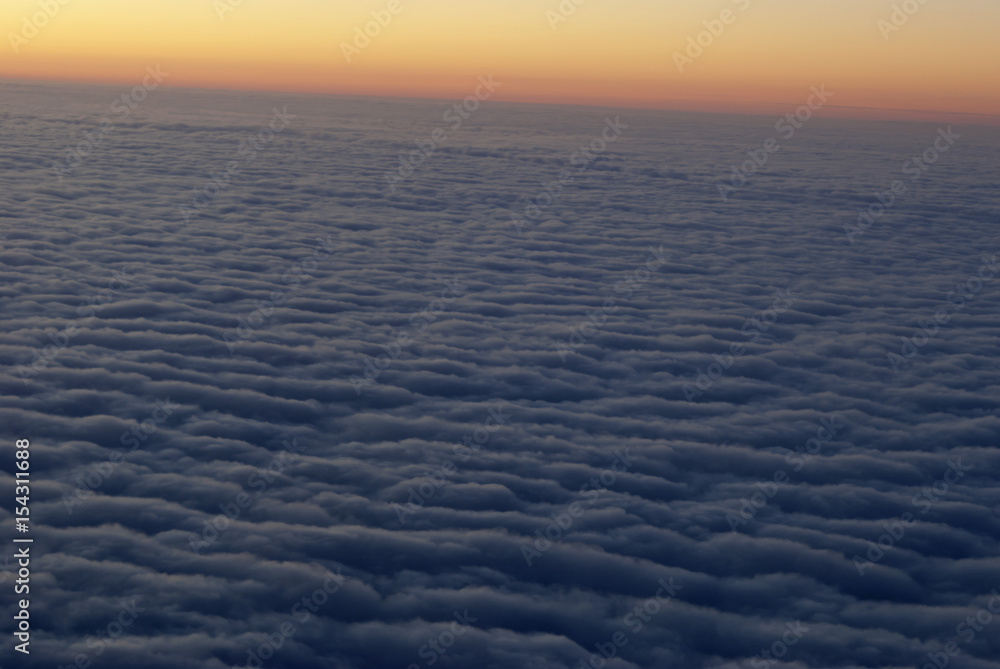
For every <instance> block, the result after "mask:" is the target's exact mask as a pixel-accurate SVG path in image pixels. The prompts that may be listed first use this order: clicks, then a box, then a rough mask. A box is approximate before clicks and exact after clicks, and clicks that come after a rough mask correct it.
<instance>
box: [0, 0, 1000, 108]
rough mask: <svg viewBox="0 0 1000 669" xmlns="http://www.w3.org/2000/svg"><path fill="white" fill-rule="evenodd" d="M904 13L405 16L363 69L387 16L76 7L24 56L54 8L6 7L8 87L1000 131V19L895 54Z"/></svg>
mask: <svg viewBox="0 0 1000 669" xmlns="http://www.w3.org/2000/svg"><path fill="white" fill-rule="evenodd" d="M218 1H219V2H223V1H224V0H218ZM234 1H235V0H234ZM913 1H914V2H916V0H913ZM52 2H56V0H52ZM567 2H569V0H567ZM743 2H744V0H740V3H743ZM894 2H898V0H749V7H748V8H747V9H746V10H745V11H744V10H741V9H740V5H738V4H737V3H736V2H735V0H712V1H704V0H698V1H696V0H672V1H670V2H662V1H660V0H657V1H653V0H613V1H612V0H587V1H586V2H584V4H583V5H582V6H581V7H579V8H578V9H577V10H576V12H575V13H574V14H573V15H572V16H570V17H568V19H567V20H566V21H565V22H563V23H560V24H559V25H558V27H557V29H556V30H553V29H552V27H551V26H550V24H549V21H548V20H547V18H546V11H547V10H557V9H558V7H559V5H560V2H559V0H410V1H409V2H408V1H407V0H401V4H402V6H403V11H402V13H400V14H399V15H397V16H395V17H394V18H393V19H392V22H391V23H390V24H389V25H388V26H387V27H386V28H384V29H383V31H382V34H381V35H379V36H378V37H376V38H375V39H373V40H372V43H371V45H370V46H368V47H367V48H366V49H364V50H363V51H362V52H361V53H360V54H358V55H356V56H355V57H354V59H353V62H352V63H347V62H346V61H345V58H344V56H343V54H342V52H341V48H340V44H341V42H344V41H350V40H351V39H352V38H353V35H354V28H355V27H356V26H359V25H363V24H364V23H365V22H366V21H367V20H370V18H371V16H370V12H372V11H375V10H379V9H382V8H384V7H385V6H386V5H387V4H388V0H337V1H336V2H333V1H330V0H280V1H279V0H243V3H242V5H241V6H239V7H236V8H235V9H233V10H232V11H229V12H227V13H225V15H224V18H220V17H219V15H218V14H217V12H216V9H215V8H214V4H216V3H214V2H213V0H140V1H138V2H136V1H134V0H129V1H125V0H66V4H65V6H62V7H61V8H60V10H59V11H58V13H57V14H56V15H55V16H54V17H53V18H52V19H51V20H50V21H49V22H48V25H46V26H44V27H43V28H41V30H39V31H38V34H37V36H35V37H33V38H32V39H31V40H29V41H28V43H27V44H21V45H19V50H18V52H17V53H15V51H14V49H13V48H12V46H11V45H10V33H20V32H21V29H22V25H23V21H24V18H25V17H28V16H31V15H32V14H33V13H35V12H37V11H39V2H38V0H4V2H3V3H2V5H0V26H2V27H3V28H4V35H5V42H7V43H6V44H5V45H4V46H3V47H2V48H0V53H2V54H3V55H2V56H0V77H2V78H17V79H26V78H27V79H60V80H77V81H102V82H116V83H123V84H127V83H130V82H133V81H135V82H138V80H140V79H141V72H142V71H143V70H144V68H145V67H146V66H147V65H155V64H160V65H161V66H162V67H163V69H164V70H166V71H167V72H169V73H170V79H169V81H168V85H171V86H194V87H211V88H236V89H247V88H248V89H269V90H296V91H312V92H323V93H349V94H374V95H385V96H415V97H444V98H452V97H463V96H465V95H468V94H470V93H471V92H472V90H473V89H474V88H475V80H476V78H477V77H478V76H480V75H485V74H490V73H492V74H493V75H494V76H495V77H496V78H497V79H498V80H500V81H502V82H503V86H502V88H501V90H500V91H499V92H498V95H497V97H496V99H499V100H507V101H544V102H566V103H582V104H600V105H609V106H641V107H662V108H687V109H707V110H715V111H759V110H763V109H765V108H769V107H771V106H774V105H787V104H791V103H795V104H798V103H801V102H804V101H805V98H806V96H807V95H808V89H809V87H810V86H813V85H819V84H825V85H826V86H827V87H828V88H829V89H830V90H832V91H834V92H835V97H834V100H833V101H832V104H833V105H836V106H837V107H840V108H845V109H842V110H841V111H843V112H846V111H847V110H846V108H852V107H864V108H875V109H882V110H930V111H943V112H952V113H956V114H963V113H966V114H989V115H998V116H1000V87H998V86H997V84H998V83H1000V40H997V39H996V30H997V27H998V26H1000V3H998V2H996V0H926V4H925V5H924V6H922V7H921V8H920V9H919V11H918V12H917V13H916V14H915V15H914V16H913V17H911V18H910V19H909V21H908V22H907V23H906V24H905V25H903V26H902V27H901V29H900V30H899V31H896V32H894V33H892V34H891V36H890V38H889V39H888V40H885V39H883V37H882V35H881V33H880V32H879V29H878V28H877V26H876V23H877V21H878V20H879V19H888V18H889V17H890V15H891V14H892V5H893V4H894ZM727 8H729V9H732V10H733V11H734V13H735V14H736V15H737V19H736V22H735V23H733V24H732V25H730V26H728V27H726V29H725V31H724V32H723V33H722V34H721V35H720V36H719V37H718V38H716V40H715V42H714V43H713V44H711V45H710V46H709V47H708V48H706V49H705V52H704V54H703V55H702V56H701V57H700V58H698V59H697V60H695V62H694V63H692V64H689V65H688V66H687V67H686V69H685V71H684V72H683V73H681V72H679V71H678V69H677V67H676V65H675V64H674V60H673V57H672V55H673V53H674V52H675V51H682V50H683V49H684V48H685V46H686V43H687V38H688V37H689V36H694V35H696V34H697V33H698V32H700V31H701V30H703V29H704V28H703V26H702V22H703V21H706V20H712V19H715V18H717V17H718V16H719V14H720V12H722V10H724V9H727ZM894 113H895V112H890V114H889V115H890V116H891V115H893V114H894ZM869 114H871V113H870V112H869ZM876 115H877V114H876ZM883 115H885V114H884V113H883ZM896 115H900V116H902V115H903V114H902V113H901V112H900V113H899V114H896Z"/></svg>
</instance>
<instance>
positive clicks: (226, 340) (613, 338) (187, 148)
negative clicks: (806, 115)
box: [0, 84, 1000, 669]
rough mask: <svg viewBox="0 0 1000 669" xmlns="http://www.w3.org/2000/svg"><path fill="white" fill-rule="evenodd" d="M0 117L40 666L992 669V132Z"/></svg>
mask: <svg viewBox="0 0 1000 669" xmlns="http://www.w3.org/2000/svg"><path fill="white" fill-rule="evenodd" d="M2 88H3V93H4V101H5V107H4V109H3V111H2V112H0V114H2V116H0V123H2V125H3V128H4V130H5V131H6V132H5V136H6V137H7V141H8V151H6V152H4V153H3V154H0V186H2V188H0V193H2V196H0V197H2V199H3V207H2V212H0V218H2V222H0V225H2V232H3V233H4V234H5V235H6V237H5V238H4V239H3V240H2V248H0V273H2V279H3V280H2V281H0V300H2V303H0V304H2V306H0V308H2V311H3V313H4V316H5V318H4V319H3V322H2V325H0V327H2V328H3V335H2V337H0V357H2V360H3V363H4V365H3V372H2V375H0V384H2V397H0V425H3V433H4V438H5V440H6V441H7V442H9V443H13V440H14V439H17V438H29V439H31V441H32V457H33V459H32V471H33V472H34V480H33V487H34V490H33V496H32V518H33V519H34V522H35V525H34V531H35V536H36V544H35V548H34V550H35V556H36V557H35V561H33V564H32V575H33V579H32V593H31V594H32V606H33V608H32V615H33V629H34V630H35V633H34V635H33V643H32V655H31V661H32V662H38V663H39V664H38V665H37V666H43V665H45V666H56V665H64V666H69V665H70V664H72V663H73V662H74V661H75V658H76V657H77V656H84V658H85V659H87V660H89V661H91V662H93V665H92V666H94V667H106V668H108V669H111V668H113V667H136V666H143V667H148V668H150V669H160V668H163V669H174V668H196V669H222V668H228V667H238V666H247V665H248V663H249V666H257V665H256V662H258V661H259V662H260V663H261V664H262V665H263V666H266V667H272V668H274V669H279V668H285V667H296V668H297V669H311V668H317V669H318V668H320V667H322V668H330V667H343V668H345V669H347V668H368V667H372V668H381V667H400V668H407V667H410V668H412V667H413V666H414V665H415V666H416V667H427V666H435V667H445V668H449V667H482V668H484V669H486V668H497V669H499V668H501V667H503V668H506V667H515V666H516V667H529V668H532V669H543V668H544V669H555V668H568V667H573V668H576V667H580V666H581V662H585V663H588V664H585V665H583V666H595V667H597V666H606V667H608V669H626V668H629V669H636V668H643V669H645V668H650V669H652V668H659V667H668V666H677V667H717V668H720V669H721V668H727V669H729V668H737V667H741V668H746V667H754V668H757V667H764V666H767V667H771V668H774V669H778V668H781V667H790V668H792V667H794V668H804V667H816V668H820V667H914V666H917V667H922V666H924V664H925V663H927V662H931V661H932V660H931V659H930V657H929V655H928V654H932V655H933V654H936V653H944V652H945V647H946V644H947V643H948V642H954V643H955V646H954V648H957V649H958V651H959V652H960V656H958V657H959V659H956V660H952V661H954V662H956V665H955V666H963V667H970V668H975V669H987V668H994V669H995V668H997V667H1000V662H998V661H997V660H996V659H995V658H996V657H997V656H998V651H1000V647H998V645H997V641H996V633H995V630H996V627H995V626H996V625H997V624H998V623H997V622H992V618H991V624H992V625H993V627H990V625H989V624H983V622H982V618H981V619H980V622H978V623H975V624H978V625H979V626H980V629H979V630H976V628H975V626H974V625H972V626H970V625H968V624H967V623H966V625H967V626H966V627H965V628H962V627H961V626H962V625H963V621H965V620H966V619H967V618H968V617H969V616H972V617H973V621H974V622H975V616H976V614H977V612H978V611H980V610H985V611H987V613H988V612H989V606H990V603H991V597H992V595H991V594H990V593H991V591H993V590H994V589H996V588H1000V559H998V557H997V549H998V539H1000V512H998V509H1000V489H998V488H997V485H996V480H997V474H998V469H1000V455H998V453H997V449H996V445H997V437H998V434H1000V420H998V416H997V411H998V404H1000V372H998V370H997V366H996V360H997V355H998V353H1000V351H998V344H997V342H998V339H997V331H998V330H997V329H998V327H1000V316H998V315H997V314H998V313H1000V309H998V307H1000V269H998V268H995V263H996V257H997V254H998V252H1000V238H998V235H997V232H996V217H997V213H998V209H1000V207H998V204H1000V198H998V195H997V190H996V187H995V184H996V179H997V176H998V175H997V168H996V155H997V151H998V148H1000V136H998V133H997V131H996V130H995V129H987V128H979V127H974V126H967V127H956V128H954V131H955V132H957V133H959V134H960V135H961V137H960V139H958V140H957V141H956V142H955V145H954V147H953V148H951V149H950V150H949V151H948V152H947V153H945V154H942V155H941V156H940V159H939V160H937V161H936V162H935V163H934V164H933V165H932V166H931V167H930V168H929V169H928V170H926V171H922V172H921V174H920V176H919V177H918V178H916V179H912V178H911V176H910V175H907V174H906V173H905V172H904V171H903V169H904V168H903V166H904V163H905V162H906V161H908V160H911V159H912V158H913V157H914V156H921V155H922V152H924V151H925V149H926V148H927V147H928V146H930V145H932V144H933V142H934V141H935V137H936V136H937V131H938V128H937V126H934V125H924V124H909V125H903V124H898V125H889V124H882V123H858V122H834V121H824V120H821V119H813V120H811V121H810V122H809V125H808V126H806V127H805V128H803V129H802V130H801V131H800V132H799V133H798V134H797V135H796V136H795V139H794V141H793V142H790V143H789V144H788V145H787V146H784V147H783V148H782V151H781V152H780V153H778V154H776V155H774V156H772V158H771V159H770V161H769V162H768V164H767V165H766V166H765V167H763V168H761V169H760V170H759V171H758V172H757V173H756V174H754V175H752V176H750V178H749V180H748V182H747V183H746V184H745V185H744V186H743V187H742V188H740V189H739V190H738V191H737V192H735V193H734V194H731V195H730V196H729V197H728V198H727V200H726V201H725V202H723V201H722V200H721V198H720V197H719V195H718V188H717V186H718V184H719V183H720V182H721V181H723V180H726V179H729V178H730V175H731V174H732V171H733V167H734V166H737V165H740V164H742V163H743V162H744V161H745V160H746V159H747V153H746V152H747V151H751V150H754V149H757V148H759V147H760V146H761V143H762V142H763V141H764V140H766V139H767V138H768V137H771V136H773V135H774V129H773V127H774V122H775V120H776V119H770V118H766V117H737V116H732V117H729V116H717V117H711V116H704V115H701V116H694V115H688V114H683V113H649V112H638V111H627V112H626V111H614V110H600V109H575V108H559V107H531V106H514V105H502V104H489V103H485V104H484V105H483V107H482V108H481V109H479V110H477V111H476V112H475V113H474V114H473V115H472V116H471V117H470V118H469V119H468V120H466V121H465V122H464V123H463V124H462V126H461V128H460V129H458V130H456V131H454V132H449V133H448V139H447V141H446V142H443V143H441V144H440V145H439V146H437V147H436V148H435V150H434V151H433V152H432V153H431V155H429V156H425V159H424V160H423V161H421V164H420V165H419V167H417V168H416V169H415V170H414V172H413V174H412V175H411V176H409V177H408V178H407V179H405V180H404V181H402V182H400V183H398V184H396V185H395V189H394V190H393V191H392V192H389V190H388V189H387V188H386V181H385V175H386V173H390V172H394V171H395V170H396V169H397V168H398V166H399V160H400V158H399V156H400V154H404V155H405V154H409V153H410V152H411V151H414V150H417V145H416V144H415V142H417V141H418V140H422V139H424V138H427V137H429V136H432V133H433V131H434V129H435V128H447V124H446V123H445V122H444V121H443V120H442V115H443V114H444V113H445V112H446V111H447V110H448V109H449V108H451V107H452V105H453V104H454V103H453V102H447V101H421V102H398V101H389V100H377V99H371V100H364V99H349V98H343V99H341V98H308V97H296V96H284V97H281V96H266V95H252V94H224V93H209V92H194V91H179V90H166V91H156V92H155V94H154V95H151V96H150V99H149V100H148V101H147V102H144V103H143V105H142V106H141V107H140V108H139V109H138V110H136V112H135V114H134V115H132V116H131V117H130V118H128V119H126V120H124V121H121V122H119V123H118V124H117V125H116V127H115V129H114V131H113V132H111V133H109V134H108V135H107V137H106V138H105V139H104V140H103V141H102V143H101V144H100V145H98V146H96V147H94V148H93V150H92V152H90V153H89V155H87V156H86V157H85V158H84V159H83V160H82V162H81V164H80V165H79V167H77V168H76V169H75V171H74V172H73V174H72V175H70V176H65V177H64V178H63V180H62V181H61V182H60V181H59V179H58V178H57V174H56V171H55V170H53V168H52V165H53V164H54V163H56V162H59V161H63V160H65V157H66V151H67V149H69V148H70V147H77V146H79V144H80V142H81V141H83V140H84V139H85V135H84V133H85V132H93V131H96V129H97V128H99V127H100V121H101V118H102V117H103V116H106V115H107V114H108V113H109V112H108V111H107V110H108V107H109V105H110V104H111V103H112V102H113V101H114V99H115V98H116V97H117V93H118V92H117V91H115V90H114V89H102V88H93V89H91V88H82V87H72V86H66V87H56V86H52V87H32V86H27V85H21V84H17V85H15V84H3V86H2ZM66 99H71V100H72V102H73V105H72V111H62V110H60V105H59V104H57V103H59V102H60V101H62V104H61V107H62V109H65V108H66V106H67V105H66V104H65V100H66ZM275 109H278V110H286V113H287V114H290V115H292V116H294V118H292V119H291V120H290V121H289V122H288V125H287V127H286V128H284V129H283V130H281V131H280V132H278V133H275V134H274V136H273V137H272V138H270V139H268V141H267V142H263V141H262V140H260V139H258V140H257V141H256V144H257V146H256V148H255V149H253V150H255V151H256V155H255V156H254V158H253V159H252V160H247V159H246V158H247V156H248V154H247V153H244V154H241V153H240V151H241V147H247V146H251V147H253V146H254V141H255V140H253V138H254V137H258V138H260V133H261V132H262V129H263V128H265V127H267V126H268V123H269V121H270V120H271V119H272V118H273V114H274V110H275ZM57 110H58V111H57ZM209 110H210V111H209ZM609 119H611V121H612V123H615V122H617V123H618V124H627V126H628V127H627V128H624V129H623V130H622V131H621V135H620V137H617V138H616V139H615V141H613V142H607V143H606V144H605V146H604V148H601V145H600V143H595V140H596V138H599V137H601V133H602V130H603V129H604V128H606V127H608V125H607V123H608V120H609ZM615 119H617V121H615ZM605 139H606V138H605ZM84 148H86V147H84ZM244 150H245V149H244ZM232 161H238V162H239V163H240V165H239V167H240V169H239V170H238V173H233V172H230V175H229V176H230V179H229V181H228V182H227V183H225V184H224V186H220V188H219V192H218V193H217V194H216V195H215V196H213V197H212V198H211V200H210V202H208V203H207V204H206V205H205V206H204V207H202V208H200V209H199V210H198V212H197V214H196V215H194V216H189V217H187V218H185V216H184V215H183V214H182V213H181V209H180V208H181V206H182V205H190V203H191V201H192V198H193V197H194V196H195V193H196V192H207V191H206V190H205V189H206V184H209V183H210V182H211V181H212V179H213V176H212V175H213V174H219V173H222V172H225V171H226V170H227V169H228V168H227V166H228V165H229V163H230V162H232ZM563 171H566V172H568V173H569V174H570V175H571V176H572V181H565V182H564V183H563V185H562V188H561V190H560V191H559V192H558V194H557V195H556V194H554V193H553V191H552V190H549V191H546V190H545V185H546V184H551V183H553V182H554V181H559V180H560V175H561V173H562V172H563ZM894 180H904V181H905V182H906V184H907V186H908V188H907V191H906V193H905V194H903V195H901V196H899V197H898V198H897V199H896V200H895V201H894V202H893V203H892V205H891V206H890V207H889V208H888V209H887V210H886V211H885V212H884V213H883V214H882V215H881V216H879V217H878V218H877V220H876V221H874V222H873V224H872V225H870V226H869V227H868V228H867V229H866V230H865V232H864V234H862V235H860V236H857V238H855V239H854V240H853V243H852V242H851V241H849V239H848V235H847V234H845V229H844V226H845V224H854V223H855V222H856V220H857V219H858V216H859V210H862V209H867V208H868V207H869V206H870V205H871V204H872V203H873V202H878V201H879V200H877V199H876V193H884V192H887V190H891V184H892V183H893V181H894ZM546 192H548V194H549V196H550V197H549V199H550V200H551V202H545V198H543V197H542V194H543V193H546ZM539 198H542V201H541V202H540V201H539ZM543 202H544V204H545V206H544V207H542V206H540V205H541V204H542V203H543ZM532 203H535V204H536V205H539V210H540V212H541V213H540V215H538V216H536V217H534V218H533V219H530V220H527V222H526V224H525V225H523V226H521V229H520V231H519V230H518V226H515V225H514V224H513V223H512V216H513V215H515V214H517V215H523V214H524V212H525V211H526V207H527V206H530V205H531V204H532ZM984 267H985V268H986V269H983V268H984ZM991 267H994V269H992V270H991V269H990V268H991ZM991 272H992V273H991ZM942 312H943V313H944V314H945V315H946V316H947V320H941V319H942V318H944V317H943V316H940V313H942ZM904 340H905V341H904ZM906 341H908V342H909V346H908V347H907V344H906ZM561 352H562V353H561ZM890 354H895V355H897V356H900V357H901V358H902V362H900V361H898V360H897V361H896V362H895V364H894V362H893V359H892V358H891V356H890ZM352 377H353V378H354V379H355V382H353V383H352ZM359 379H360V380H364V383H359V382H358V380H359ZM4 477H5V480H6V481H7V483H8V485H7V486H5V489H12V483H11V477H10V476H9V475H8V474H5V475H4ZM400 509H402V510H403V511H400ZM227 514H228V515H227ZM907 514H909V516H907ZM12 515H13V514H12V513H11V512H10V509H9V508H8V505H4V506H3V509H2V510H0V521H2V522H3V523H4V524H5V527H12V525H13V519H12ZM886 537H888V538H886ZM4 581H5V583H6V585H4V586H3V587H5V588H6V587H9V585H10V584H11V582H12V575H11V574H10V573H9V572H7V573H6V575H5V576H4ZM667 586H669V587H667ZM319 600H322V602H320V601H319ZM5 601H6V600H5ZM992 601H993V602H994V603H993V606H994V607H995V613H1000V608H996V607H1000V599H994V600H992ZM129 606H131V607H132V609H131V611H133V612H134V622H132V623H130V624H129V625H127V626H125V627H124V628H122V630H121V633H120V635H119V634H118V633H117V632H118V627H116V626H115V625H114V623H115V621H116V620H119V619H120V618H119V616H120V615H122V612H123V611H125V610H126V608H127V607H129ZM7 610H8V611H10V613H11V615H13V610H14V609H13V604H12V603H10V602H8V603H7ZM988 615H990V616H993V614H988ZM128 617H129V616H125V618H126V619H127V618H128ZM993 617H995V616H993ZM109 626H110V629H109ZM98 630H102V631H103V634H104V637H106V638H102V637H101V635H99V634H98ZM622 640H624V643H622ZM602 652H603V655H602V654H601V653H602ZM2 653H3V655H4V657H5V658H6V659H5V661H4V663H5V664H6V662H7V661H10V660H11V656H12V655H13V653H12V652H10V650H9V648H5V649H4V650H3V651H2ZM611 654H613V657H612V658H610V659H606V660H605V656H607V655H611ZM18 659H20V658H18ZM591 660H592V661H591ZM601 662H606V664H603V665H602V664H601ZM958 663H963V664H958Z"/></svg>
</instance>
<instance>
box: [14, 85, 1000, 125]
mask: <svg viewBox="0 0 1000 669" xmlns="http://www.w3.org/2000/svg"><path fill="white" fill-rule="evenodd" d="M9 82H19V83H20V82H24V83H33V84H42V85H44V84H70V85H79V86H92V87H98V86H108V87H111V86H116V85H128V84H129V83H131V82H129V81H122V80H117V79H116V80H111V79H108V80H93V79H91V80H81V79H61V78H51V79H44V78H37V77H17V76H0V84H3V83H9ZM164 88H168V89H173V90H195V91H214V92H222V93H269V94H274V95H280V94H283V93H285V94H293V95H302V96H309V97H342V98H373V99H388V100H439V101H445V102H448V101H452V102H453V101H454V99H453V98H447V97H436V96H420V95H405V94H397V95H393V94H389V93H383V94H373V93H356V92H354V93H352V92H340V93H336V92H326V91H324V92H321V91H315V90H303V89H280V88H245V87H244V88H241V87H230V88H227V87H221V86H209V85H205V86H198V85H183V86H171V85H169V84H167V85H166V86H164ZM497 103H499V104H515V105H542V106H550V107H584V108H594V109H635V110H644V111H668V112H682V113H702V114H722V115H726V116H764V115H765V114H763V113H761V112H759V111H747V110H744V111H733V110H725V109H719V108H714V109H713V108H711V103H710V102H708V101H706V100H704V99H698V98H679V99H677V100H676V102H675V103H674V104H675V105H681V104H685V103H687V104H688V105H692V106H688V107H683V106H668V105H669V104H670V103H651V104H637V103H634V102H632V103H628V102H625V103H620V104H618V105H614V104H609V103H601V104H597V103H588V102H579V101H576V102H570V101H567V102H554V101H539V100H529V99H514V100H498V101H494V104H497ZM719 104H721V105H725V104H729V105H737V104H745V105H747V106H757V107H786V108H792V109H794V108H796V107H797V106H799V105H800V104H801V103H798V102H765V101H754V102H743V103H740V102H737V101H734V100H724V101H721V103H717V106H718V105H719ZM824 109H838V110H849V111H856V112H860V113H861V114H862V115H861V116H859V115H852V116H847V115H845V116H838V117H834V118H839V119H844V120H868V121H884V122H902V123H907V122H910V123H912V122H926V123H933V122H935V120H934V119H914V118H904V117H902V116H898V117H887V116H886V115H887V114H892V113H898V114H908V115H914V114H917V115H925V116H958V117H971V118H974V119H979V120H981V121H982V123H971V124H969V125H981V126H985V127H996V126H1000V115H998V114H982V113H977V112H962V111H944V110H928V109H909V108H901V107H864V106H857V105H824ZM865 114H867V115H865ZM943 120H944V119H937V121H943Z"/></svg>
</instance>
